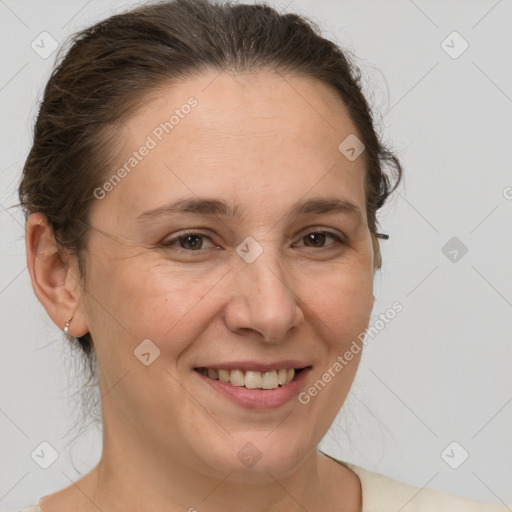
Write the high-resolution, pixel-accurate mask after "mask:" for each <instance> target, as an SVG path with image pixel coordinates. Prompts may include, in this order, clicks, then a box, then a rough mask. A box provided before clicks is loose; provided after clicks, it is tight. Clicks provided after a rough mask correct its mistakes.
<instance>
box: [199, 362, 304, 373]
mask: <svg viewBox="0 0 512 512" xmlns="http://www.w3.org/2000/svg"><path fill="white" fill-rule="evenodd" d="M307 366H310V365H308V364H307V363H304V362H303V361H298V360H293V359H286V360H280V361H272V362H269V363H262V362H259V361H229V362H228V361H226V362H224V363H215V364H210V363H208V364H205V365H201V366H196V367H195V368H214V369H215V370H245V371H253V372H269V371H272V370H280V369H284V368H286V369H289V368H295V369H296V370H299V369H302V368H306V367H307Z"/></svg>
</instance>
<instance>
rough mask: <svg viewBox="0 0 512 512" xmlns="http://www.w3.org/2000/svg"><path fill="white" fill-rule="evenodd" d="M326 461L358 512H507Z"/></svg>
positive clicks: (31, 510)
mask: <svg viewBox="0 0 512 512" xmlns="http://www.w3.org/2000/svg"><path fill="white" fill-rule="evenodd" d="M322 453H323V452H322ZM324 455H327V454H326V453H325V454H324ZM327 457H330V458H331V459H333V460H335V461H336V462H339V463H340V464H343V465H344V466H345V467H348V468H349V469H351V470H352V471H353V472H354V473H355V474H356V475H357V476H358V477H359V480H360V481H361V489H362V500H363V507H362V509H361V512H397V511H400V512H510V509H509V508H508V507H507V506H506V505H491V504H488V503H482V502H481V501H475V500H471V499H468V498H462V497H459V496H455V495H453V494H449V493H447V492H444V491H439V490H437V489H430V488H428V487H424V488H422V487H416V486H414V485H409V484H406V483H404V482H400V481H398V480H394V479H393V478H390V477H388V476H385V475H382V474H380V473H374V472H373V471H368V470H366V469H364V468H362V467H360V466H357V465H355V464H351V463H349V462H344V461H341V460H338V459H335V458H334V457H331V456H329V455H327ZM20 512H43V511H42V510H41V508H40V507H39V506H38V505H32V506H30V507H27V508H24V509H23V510H21V511H20ZM48 512H51V511H48Z"/></svg>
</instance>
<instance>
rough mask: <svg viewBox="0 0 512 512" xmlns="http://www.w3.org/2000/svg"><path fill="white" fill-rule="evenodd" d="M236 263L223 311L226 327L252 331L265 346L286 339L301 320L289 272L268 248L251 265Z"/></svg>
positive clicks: (234, 329) (244, 331)
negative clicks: (238, 265) (237, 266)
mask: <svg viewBox="0 0 512 512" xmlns="http://www.w3.org/2000/svg"><path fill="white" fill-rule="evenodd" d="M239 264H240V267H239V268H237V269H236V271H235V273H234V274H233V276H232V281H231V289H230V301H229V302H228V304H227V305H226V308H225V317H224V318H225V322H226V325H227V327H228V328H229V329H230V330H231V331H233V332H238V333H239V334H243V333H246V332H247V331H252V332H253V333H256V334H257V336H259V338H260V339H261V341H264V342H267V343H276V342H279V341H280V340H283V339H285V338H286V336H287V335H289V332H290V331H291V330H293V328H294V327H297V326H299V325H300V324H301V322H302V321H303V320H304V316H303V312H302V309H301V306H300V301H299V297H298V296H297V292H296V290H294V289H293V284H294V283H293V279H292V277H291V276H290V273H289V272H287V271H286V270H285V269H283V267H282V262H281V261H280V259H279V256H278V255H275V254H272V251H270V250H268V249H266V250H265V251H264V252H263V253H262V254H261V255H260V256H259V257H258V258H257V259H256V260H255V261H253V262H252V263H247V262H245V261H241V262H239Z"/></svg>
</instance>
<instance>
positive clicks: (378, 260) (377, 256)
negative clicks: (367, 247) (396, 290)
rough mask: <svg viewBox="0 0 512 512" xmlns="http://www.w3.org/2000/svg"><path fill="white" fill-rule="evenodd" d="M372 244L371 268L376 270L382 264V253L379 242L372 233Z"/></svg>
mask: <svg viewBox="0 0 512 512" xmlns="http://www.w3.org/2000/svg"><path fill="white" fill-rule="evenodd" d="M372 246H373V270H374V272H376V271H377V269H379V268H380V267H381V265H382V255H381V253H380V244H379V241H378V240H377V237H376V236H375V235H373V234H372Z"/></svg>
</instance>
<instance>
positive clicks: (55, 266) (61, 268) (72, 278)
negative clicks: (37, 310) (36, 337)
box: [25, 213, 89, 337]
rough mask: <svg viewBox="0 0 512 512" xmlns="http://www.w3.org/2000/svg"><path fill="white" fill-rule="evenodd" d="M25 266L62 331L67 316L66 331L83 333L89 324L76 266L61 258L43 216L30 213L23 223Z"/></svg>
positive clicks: (37, 293) (44, 304)
mask: <svg viewBox="0 0 512 512" xmlns="http://www.w3.org/2000/svg"><path fill="white" fill-rule="evenodd" d="M25 245H26V250H27V267H28V270H29V273H30V279H31V282H32V288H33V290H34V293H35V294H36V296H37V298H38V299H39V302H41V304H42V305H43V307H44V308H45V310H46V312H47V313H48V315H49V316H50V317H51V319H52V320H53V321H54V323H55V324H56V325H57V326H58V327H59V329H61V330H63V329H64V327H65V323H66V321H67V320H68V319H69V318H72V319H73V321H72V323H70V325H69V334H71V335H72V336H75V337H79V336H83V335H84V334H86V333H87V332H88V330H89V329H88V327H87V324H86V322H85V319H84V317H83V314H82V311H81V307H80V287H79V286H78V279H77V278H78V276H77V275H76V269H75V268H74V266H73V265H71V264H70V263H69V261H64V260H63V259H62V257H61V254H60V253H59V249H58V246H57V243H56V241H55V238H54V236H53V233H52V232H51V229H50V227H49V225H48V222H47V220H46V217H45V216H44V215H43V214H41V213H32V214H30V215H29V217H28V219H27V223H26V226H25Z"/></svg>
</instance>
